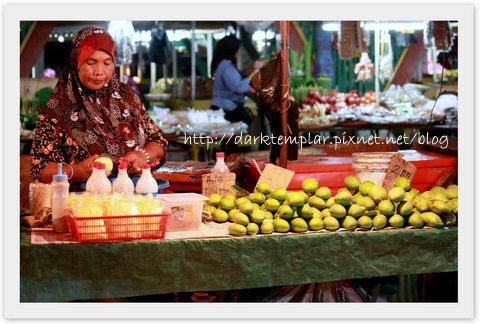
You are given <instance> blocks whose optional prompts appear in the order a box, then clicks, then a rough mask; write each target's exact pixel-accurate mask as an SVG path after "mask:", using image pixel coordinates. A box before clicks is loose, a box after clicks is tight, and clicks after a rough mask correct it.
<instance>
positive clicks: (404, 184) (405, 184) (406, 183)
mask: <svg viewBox="0 0 480 324" xmlns="http://www.w3.org/2000/svg"><path fill="white" fill-rule="evenodd" d="M393 186H394V187H401V188H403V190H405V192H406V191H409V190H410V180H409V179H408V178H406V177H397V178H396V179H395V182H394V183H393Z"/></svg>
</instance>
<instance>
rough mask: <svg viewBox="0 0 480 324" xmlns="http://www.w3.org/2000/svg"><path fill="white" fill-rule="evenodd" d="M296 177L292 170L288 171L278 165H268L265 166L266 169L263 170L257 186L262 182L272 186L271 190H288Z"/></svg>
mask: <svg viewBox="0 0 480 324" xmlns="http://www.w3.org/2000/svg"><path fill="white" fill-rule="evenodd" d="M294 175H295V172H294V171H292V170H288V169H285V168H282V167H279V166H277V165H274V164H271V163H268V164H267V165H265V168H264V169H263V171H262V174H261V175H260V178H258V181H257V185H258V184H259V183H260V182H266V183H268V184H269V185H270V188H272V189H277V188H284V189H287V187H288V185H289V184H290V181H291V180H292V178H293V176H294ZM255 187H256V186H255Z"/></svg>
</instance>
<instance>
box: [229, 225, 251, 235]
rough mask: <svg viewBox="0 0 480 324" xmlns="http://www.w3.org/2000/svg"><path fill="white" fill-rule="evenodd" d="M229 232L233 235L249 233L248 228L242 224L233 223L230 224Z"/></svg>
mask: <svg viewBox="0 0 480 324" xmlns="http://www.w3.org/2000/svg"><path fill="white" fill-rule="evenodd" d="M228 234H230V235H233V236H244V235H245V234H247V228H246V227H245V226H243V225H240V224H235V223H231V224H230V225H228Z"/></svg>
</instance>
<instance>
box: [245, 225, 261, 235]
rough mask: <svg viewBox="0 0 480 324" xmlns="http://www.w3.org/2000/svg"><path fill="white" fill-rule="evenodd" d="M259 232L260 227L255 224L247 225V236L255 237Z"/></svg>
mask: <svg viewBox="0 0 480 324" xmlns="http://www.w3.org/2000/svg"><path fill="white" fill-rule="evenodd" d="M259 230H260V227H258V225H257V224H255V223H249V224H248V225H247V234H248V235H255V234H257V233H258V231H259Z"/></svg>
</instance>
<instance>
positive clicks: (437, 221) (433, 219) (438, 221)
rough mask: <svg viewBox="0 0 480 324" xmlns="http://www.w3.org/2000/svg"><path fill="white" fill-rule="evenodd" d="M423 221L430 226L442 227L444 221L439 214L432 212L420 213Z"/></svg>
mask: <svg viewBox="0 0 480 324" xmlns="http://www.w3.org/2000/svg"><path fill="white" fill-rule="evenodd" d="M422 220H423V222H424V223H425V224H426V225H427V226H430V227H443V226H444V223H443V220H442V218H441V217H440V216H438V215H437V214H435V213H433V212H425V213H422Z"/></svg>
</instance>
